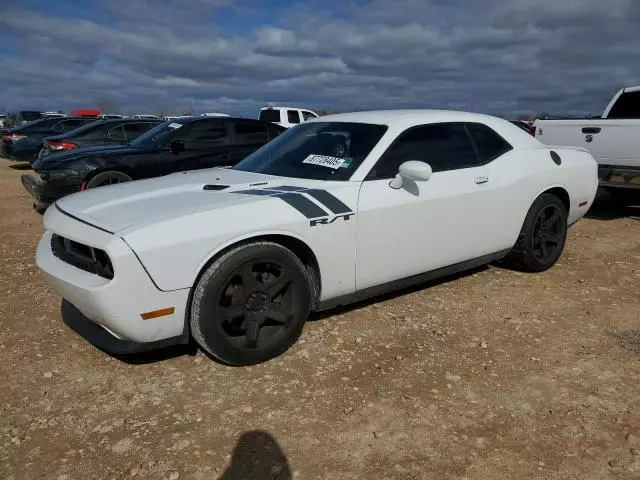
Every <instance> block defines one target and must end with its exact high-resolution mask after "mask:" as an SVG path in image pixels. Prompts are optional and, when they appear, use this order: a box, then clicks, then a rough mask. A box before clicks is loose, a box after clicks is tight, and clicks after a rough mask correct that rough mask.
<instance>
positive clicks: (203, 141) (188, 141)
mask: <svg viewBox="0 0 640 480" xmlns="http://www.w3.org/2000/svg"><path fill="white" fill-rule="evenodd" d="M175 140H182V141H184V144H185V148H187V149H191V150H193V149H198V148H210V147H217V146H220V145H229V136H228V135H227V124H226V122H199V123H196V124H195V125H192V126H191V127H190V128H189V129H188V130H187V131H186V132H185V133H183V134H182V135H180V136H179V137H177V138H175Z"/></svg>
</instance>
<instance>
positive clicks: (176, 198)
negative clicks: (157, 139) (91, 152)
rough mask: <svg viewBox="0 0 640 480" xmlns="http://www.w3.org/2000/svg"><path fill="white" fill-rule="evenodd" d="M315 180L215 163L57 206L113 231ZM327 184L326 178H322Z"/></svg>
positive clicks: (82, 195) (62, 201) (248, 199)
mask: <svg viewBox="0 0 640 480" xmlns="http://www.w3.org/2000/svg"><path fill="white" fill-rule="evenodd" d="M317 183H318V182H317V181H313V180H311V181H309V180H300V179H293V178H283V177H273V176H269V175H263V174H259V173H252V172H243V171H239V170H230V169H226V168H212V169H206V170H196V171H190V172H181V173H174V174H171V175H167V176H165V177H159V178H152V179H149V180H138V181H134V182H128V183H122V184H118V185H111V186H108V187H100V188H96V189H92V190H86V191H83V192H79V193H75V194H73V195H70V196H68V197H64V198H62V199H60V200H58V201H57V202H56V206H57V208H58V209H60V210H62V211H63V212H65V213H67V214H69V215H71V216H73V217H76V218H78V219H79V220H81V221H83V222H86V223H89V224H91V225H93V226H96V227H98V228H100V229H102V230H105V231H107V232H109V233H117V232H121V231H122V230H125V229H128V228H132V227H135V226H140V225H143V224H147V223H151V222H158V221H162V220H166V219H169V218H173V217H177V216H181V215H186V214H189V213H195V212H198V211H203V210H211V209H216V208H222V207H229V206H233V205H239V204H243V203H249V202H259V201H267V200H269V197H268V196H263V195H246V194H235V193H234V192H238V191H242V190H247V189H256V188H266V187H269V186H282V185H285V184H286V185H291V186H309V185H315V184H317ZM322 183H324V182H322Z"/></svg>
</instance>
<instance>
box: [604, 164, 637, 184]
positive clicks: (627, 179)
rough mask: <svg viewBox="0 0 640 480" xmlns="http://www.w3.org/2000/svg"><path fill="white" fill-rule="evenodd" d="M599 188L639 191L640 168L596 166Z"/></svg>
mask: <svg viewBox="0 0 640 480" xmlns="http://www.w3.org/2000/svg"><path fill="white" fill-rule="evenodd" d="M598 179H599V180H600V186H601V187H607V188H612V187H615V188H629V189H636V188H637V189H640V167H624V166H615V165H600V166H598Z"/></svg>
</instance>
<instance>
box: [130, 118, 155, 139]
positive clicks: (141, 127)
mask: <svg viewBox="0 0 640 480" xmlns="http://www.w3.org/2000/svg"><path fill="white" fill-rule="evenodd" d="M153 126H154V124H153V123H151V122H140V123H127V124H125V125H123V126H122V128H123V130H124V135H125V137H126V139H127V140H129V141H131V140H134V139H136V138H138V137H139V136H140V135H142V134H143V133H144V132H146V131H147V130H149V128H150V127H153Z"/></svg>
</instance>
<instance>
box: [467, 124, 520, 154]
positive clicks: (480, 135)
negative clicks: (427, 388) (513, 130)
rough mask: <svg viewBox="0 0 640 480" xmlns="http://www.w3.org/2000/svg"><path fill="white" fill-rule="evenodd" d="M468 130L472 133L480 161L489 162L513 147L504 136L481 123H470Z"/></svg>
mask: <svg viewBox="0 0 640 480" xmlns="http://www.w3.org/2000/svg"><path fill="white" fill-rule="evenodd" d="M467 131H468V132H469V135H471V140H473V143H474V145H475V146H476V149H477V150H478V157H479V158H480V163H488V162H491V161H492V160H495V159H496V158H498V157H499V156H500V155H504V154H505V153H507V152H508V151H510V150H513V147H512V146H511V145H510V144H509V142H507V141H506V140H505V139H504V138H502V137H501V136H500V135H498V134H497V133H496V132H494V131H493V130H492V129H491V128H489V127H487V126H486V125H482V124H480V123H468V124H467Z"/></svg>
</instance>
